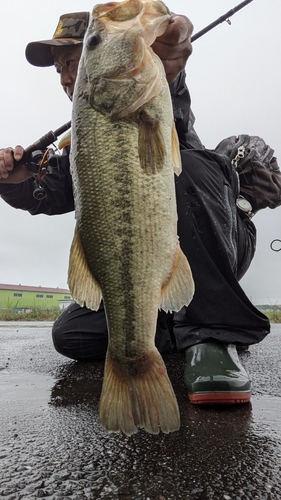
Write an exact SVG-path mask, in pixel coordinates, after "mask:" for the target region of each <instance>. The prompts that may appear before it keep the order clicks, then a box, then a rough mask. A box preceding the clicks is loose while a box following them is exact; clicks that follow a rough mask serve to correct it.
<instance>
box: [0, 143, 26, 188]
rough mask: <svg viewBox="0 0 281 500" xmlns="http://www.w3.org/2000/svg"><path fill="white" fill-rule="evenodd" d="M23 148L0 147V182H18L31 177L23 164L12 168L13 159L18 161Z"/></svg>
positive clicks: (21, 155)
mask: <svg viewBox="0 0 281 500" xmlns="http://www.w3.org/2000/svg"><path fill="white" fill-rule="evenodd" d="M23 154H24V149H23V148H22V147H21V146H16V147H15V149H13V148H4V149H0V183H1V184H18V183H20V182H23V181H25V180H26V179H29V178H30V177H32V172H29V170H28V169H27V167H26V166H25V165H21V166H20V167H17V168H16V169H14V160H16V161H20V160H21V158H22V157H23Z"/></svg>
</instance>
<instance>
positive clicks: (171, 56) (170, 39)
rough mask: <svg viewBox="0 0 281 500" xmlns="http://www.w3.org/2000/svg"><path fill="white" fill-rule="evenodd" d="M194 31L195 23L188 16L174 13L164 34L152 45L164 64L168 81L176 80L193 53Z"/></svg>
mask: <svg viewBox="0 0 281 500" xmlns="http://www.w3.org/2000/svg"><path fill="white" fill-rule="evenodd" d="M192 31H193V25H192V23H191V22H190V20H189V19H188V18H187V17H185V16H179V15H177V14H173V15H172V17H171V21H170V24H169V26H168V28H167V29H166V31H165V33H164V35H162V36H159V37H158V38H156V40H155V42H154V43H153V45H152V48H153V50H154V52H155V53H156V54H157V55H158V57H160V59H161V61H162V63H163V65H164V68H165V71H166V77H167V80H168V83H173V82H174V81H175V79H176V78H177V76H178V75H179V73H180V72H181V71H182V70H183V69H184V68H185V65H186V62H187V59H188V58H189V56H190V55H191V53H192V45H191V41H190V37H191V34H192Z"/></svg>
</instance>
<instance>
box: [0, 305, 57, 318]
mask: <svg viewBox="0 0 281 500" xmlns="http://www.w3.org/2000/svg"><path fill="white" fill-rule="evenodd" d="M61 312H62V310H61V309H59V308H57V309H40V308H35V309H32V310H31V311H28V312H24V311H20V312H16V311H13V310H11V309H1V310H0V321H55V320H56V319H57V317H58V316H59V315H60V313H61Z"/></svg>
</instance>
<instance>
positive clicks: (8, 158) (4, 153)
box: [0, 148, 14, 173]
mask: <svg viewBox="0 0 281 500" xmlns="http://www.w3.org/2000/svg"><path fill="white" fill-rule="evenodd" d="M13 152H14V150H13V148H5V149H1V153H0V162H1V167H2V171H3V173H5V172H6V173H7V172H9V171H10V170H12V169H13V167H14V157H13Z"/></svg>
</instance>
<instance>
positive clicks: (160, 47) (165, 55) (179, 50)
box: [152, 38, 192, 64]
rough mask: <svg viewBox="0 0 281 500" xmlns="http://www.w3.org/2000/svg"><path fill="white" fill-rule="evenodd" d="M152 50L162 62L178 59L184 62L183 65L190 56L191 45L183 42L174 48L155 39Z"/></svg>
mask: <svg viewBox="0 0 281 500" xmlns="http://www.w3.org/2000/svg"><path fill="white" fill-rule="evenodd" d="M152 49H153V50H154V52H155V53H156V54H157V55H158V57H160V59H161V60H162V62H163V61H165V60H173V59H178V58H180V59H182V60H184V64H185V63H186V61H187V59H188V58H189V56H190V55H191V54H192V45H191V43H190V41H189V40H185V41H184V42H182V43H180V44H178V45H176V46H175V45H167V44H164V43H163V42H161V41H159V39H158V38H157V39H156V41H155V42H154V44H153V45H152Z"/></svg>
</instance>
